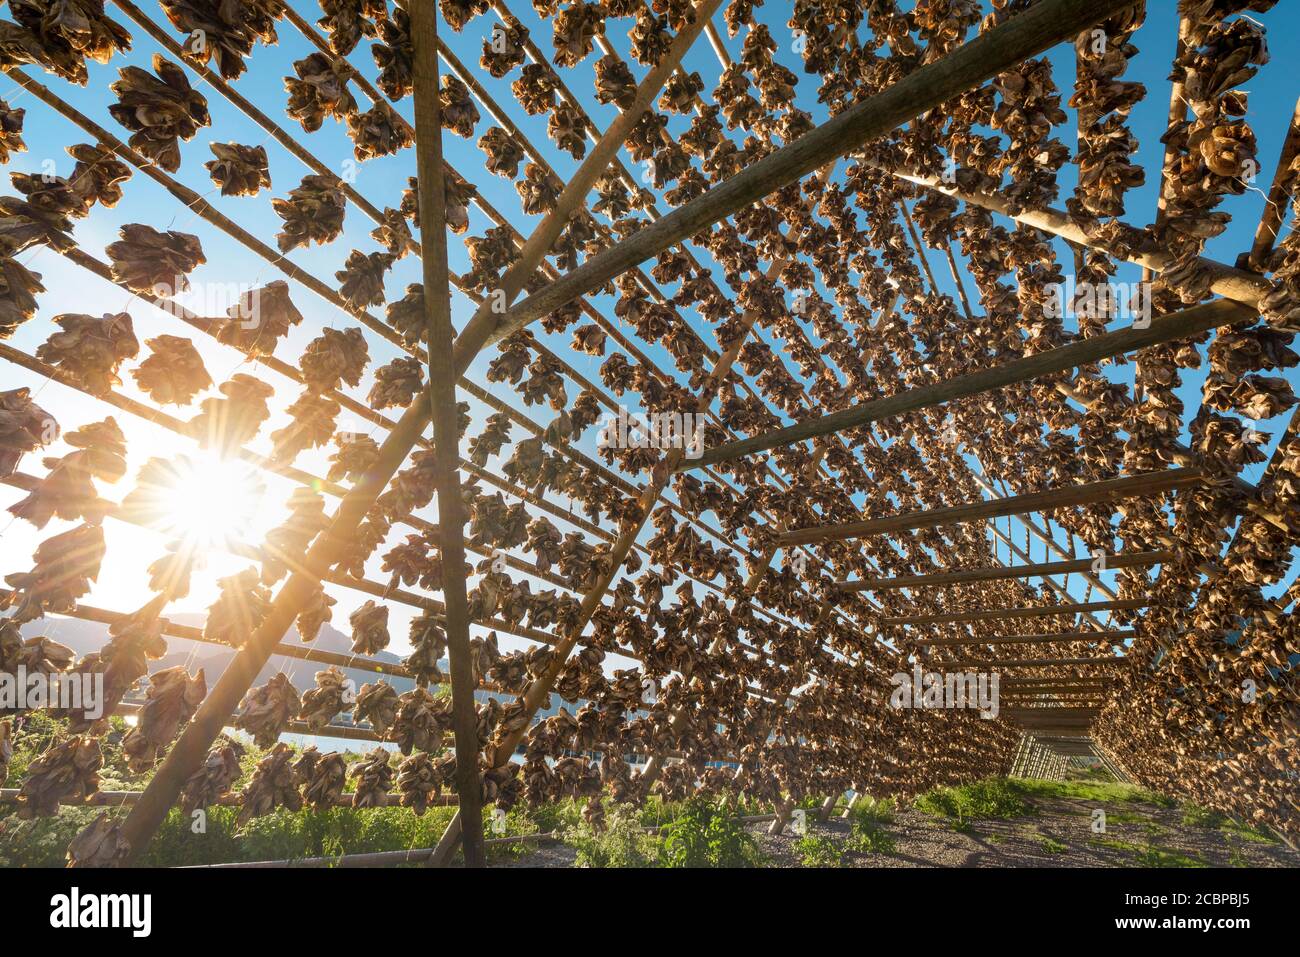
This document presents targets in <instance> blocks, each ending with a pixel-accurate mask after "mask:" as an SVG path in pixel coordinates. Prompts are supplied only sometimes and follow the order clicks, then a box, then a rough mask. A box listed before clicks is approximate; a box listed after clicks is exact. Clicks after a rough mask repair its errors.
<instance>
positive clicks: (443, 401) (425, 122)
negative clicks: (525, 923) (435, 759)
mask: <svg viewBox="0 0 1300 957" xmlns="http://www.w3.org/2000/svg"><path fill="white" fill-rule="evenodd" d="M408 12H409V13H410V15H411V44H412V47H413V65H412V72H413V75H414V87H415V157H416V173H417V176H418V182H419V201H420V245H421V247H422V250H423V254H422V255H421V257H420V259H421V265H422V266H423V270H424V308H425V319H426V322H427V329H428V335H427V343H426V345H427V347H428V366H429V399H430V406H431V417H432V421H433V443H434V464H435V473H436V474H435V479H436V484H437V487H438V548H439V552H440V556H441V559H442V597H443V603H444V604H445V605H446V616H447V617H446V627H447V654H448V657H449V658H450V661H451V667H450V671H451V714H452V730H453V732H454V734H455V739H456V796H457V799H458V800H459V802H460V811H461V816H462V819H463V820H464V821H465V822H467V823H465V824H464V825H463V826H462V828H461V842H462V846H463V847H464V851H465V866H466V867H486V866H487V852H486V849H485V847H484V844H483V792H482V787H481V784H480V780H479V753H478V752H479V742H478V714H477V710H476V709H475V706H474V668H473V663H472V662H471V660H470V646H469V607H468V605H469V600H468V596H467V594H466V586H465V539H464V529H465V503H464V501H463V500H462V498H461V488H460V449H459V441H460V440H459V434H458V433H459V429H458V427H457V418H458V415H457V409H456V372H455V370H454V369H453V367H452V361H451V356H452V347H453V344H454V342H455V339H456V335H455V330H453V329H452V325H451V283H450V278H449V276H448V271H447V227H446V211H447V199H446V184H445V183H444V181H443V175H444V174H443V163H442V115H441V105H440V103H439V91H438V53H437V44H438V14H437V10H436V9H435V7H434V5H433V2H432V0H414V2H412V3H410V4H408Z"/></svg>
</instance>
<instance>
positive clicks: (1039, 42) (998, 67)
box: [457, 0, 1131, 366]
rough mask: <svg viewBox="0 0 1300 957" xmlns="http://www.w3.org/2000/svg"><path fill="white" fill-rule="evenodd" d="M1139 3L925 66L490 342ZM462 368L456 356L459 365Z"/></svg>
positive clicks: (1021, 22) (1034, 11) (1044, 4)
mask: <svg viewBox="0 0 1300 957" xmlns="http://www.w3.org/2000/svg"><path fill="white" fill-rule="evenodd" d="M1130 2H1131V0H1041V2H1039V3H1037V4H1035V5H1033V6H1032V7H1029V8H1028V9H1027V10H1025V11H1024V12H1022V13H1017V14H1016V15H1015V16H1014V17H1011V18H1010V19H1008V20H1006V21H1004V22H1003V23H1001V24H999V25H998V26H995V27H993V28H992V29H990V30H986V31H984V32H982V33H980V35H979V36H977V37H976V38H975V39H973V40H971V41H970V42H969V43H965V44H963V45H962V46H959V47H957V48H956V49H955V50H953V51H952V52H951V53H949V54H947V55H946V56H944V57H942V58H941V59H939V60H936V61H935V62H933V63H929V64H926V65H925V66H922V67H920V68H919V69H917V70H915V71H913V72H912V73H910V74H908V75H907V76H905V77H903V78H902V79H900V80H898V81H897V82H895V83H893V84H892V85H890V86H889V87H888V88H887V89H885V90H882V91H881V92H879V93H877V94H875V95H873V96H869V97H867V98H866V99H865V100H863V101H862V102H861V103H858V104H856V105H854V106H851V107H849V108H848V109H846V110H844V111H843V112H841V113H839V114H838V115H836V116H835V117H833V118H832V119H831V120H829V121H827V122H826V123H823V124H822V125H821V126H818V127H817V128H815V129H813V130H809V131H808V132H807V133H805V134H803V135H802V136H800V137H799V138H798V139H796V140H794V141H793V142H792V143H789V144H787V145H785V146H783V147H781V148H780V149H778V150H776V151H775V152H773V153H770V154H769V155H767V156H765V157H763V158H762V159H761V160H759V161H758V162H756V163H753V164H751V165H749V166H747V167H745V169H743V170H741V171H740V172H739V173H737V174H736V175H735V176H732V177H730V178H728V179H727V180H726V181H724V182H722V183H720V184H719V185H717V186H714V187H713V188H712V189H709V190H708V191H706V192H705V193H703V194H702V195H700V196H698V197H696V198H695V199H693V200H691V201H690V202H688V203H684V204H683V205H681V206H679V207H678V208H677V209H675V210H673V211H672V212H670V213H668V214H666V215H664V216H662V217H660V218H659V219H657V220H656V221H655V222H653V223H650V224H649V225H647V226H646V227H645V228H644V229H642V230H640V231H639V232H637V233H636V234H635V235H633V236H631V237H629V238H628V239H627V240H626V241H623V242H618V243H615V244H614V245H612V246H610V247H609V248H608V249H605V250H604V251H602V252H600V253H597V254H596V255H595V256H592V257H591V258H590V259H588V260H587V261H586V262H584V263H583V264H582V265H581V266H579V267H578V268H577V269H574V270H572V271H570V272H568V273H565V274H564V275H563V276H561V277H560V278H559V279H557V280H555V281H554V282H552V283H549V284H548V285H546V286H545V287H544V288H542V289H540V290H538V291H537V292H535V293H533V294H532V295H531V296H529V297H527V298H526V299H523V300H522V301H520V302H519V303H518V304H517V305H515V306H514V307H512V308H511V309H509V310H507V311H506V313H505V314H504V315H502V316H501V317H500V321H499V322H498V323H497V324H496V327H495V329H494V331H493V333H492V336H491V338H490V339H489V341H495V340H496V339H500V338H502V337H504V336H508V335H510V334H512V333H514V332H517V331H518V330H520V329H522V328H523V327H524V326H526V325H527V324H528V323H530V322H532V321H533V320H535V319H539V318H541V317H542V316H545V315H547V314H549V313H551V312H554V311H555V310H556V309H559V308H560V307H562V306H564V305H565V304H566V303H569V302H572V301H573V300H574V299H576V298H578V297H579V296H581V295H584V294H586V293H589V292H592V291H593V290H595V289H598V288H600V287H601V286H603V285H604V284H605V283H607V282H608V281H609V280H611V279H613V278H614V277H615V276H618V275H621V274H622V273H624V272H626V271H627V270H629V269H631V268H632V267H633V266H635V265H637V264H638V263H640V262H643V261H645V260H647V259H650V258H651V257H653V256H656V255H658V254H659V253H661V252H663V251H664V250H666V249H669V248H670V247H672V246H674V245H675V244H677V243H679V242H681V241H682V240H684V239H687V238H689V237H691V236H694V235H695V234H696V233H698V232H699V231H700V230H702V229H705V228H707V227H709V226H711V225H712V224H713V223H716V222H718V221H719V220H722V219H725V218H726V217H728V216H730V215H732V214H733V213H737V212H739V211H740V210H742V209H744V208H745V207H746V206H749V205H750V204H752V203H756V202H759V201H761V200H762V199H763V198H764V197H766V196H769V195H771V194H772V193H774V192H776V191H777V190H779V189H781V188H782V187H783V186H785V185H787V184H789V183H792V182H794V181H795V180H798V179H800V178H801V177H803V176H806V175H808V174H809V173H811V172H812V171H813V170H815V169H817V168H818V167H821V166H825V165H826V164H827V163H829V162H831V161H832V160H835V159H837V158H838V157H840V156H844V155H845V154H847V153H851V152H853V151H854V150H857V149H859V148H860V147H862V146H864V145H865V144H867V143H869V142H871V141H872V140H874V139H877V138H878V137H881V136H884V135H885V134H887V133H889V132H891V131H892V130H895V129H897V128H898V127H900V126H902V125H903V124H904V123H906V122H908V121H909V120H912V119H915V118H916V117H918V116H920V115H921V114H923V113H925V112H926V111H927V110H930V109H933V108H934V107H937V106H939V105H940V104H942V103H944V102H946V101H948V100H950V99H951V98H952V97H954V96H956V95H958V94H960V93H963V92H965V91H966V90H969V89H973V88H975V87H978V86H979V85H980V84H982V83H984V82H985V81H986V80H989V79H991V78H992V77H995V76H997V75H998V74H999V73H1001V72H1003V71H1004V70H1008V69H1011V68H1012V67H1014V66H1015V65H1017V64H1019V63H1021V62H1022V61H1024V60H1026V59H1028V58H1029V57H1033V56H1037V55H1038V54H1039V53H1042V52H1043V51H1044V50H1047V49H1050V48H1051V47H1053V46H1055V45H1056V44H1058V43H1061V42H1063V41H1066V40H1073V39H1074V38H1075V37H1076V36H1078V34H1079V33H1081V32H1083V31H1084V30H1085V29H1086V28H1087V27H1089V26H1091V25H1092V24H1094V23H1098V22H1100V21H1102V20H1104V19H1105V18H1106V17H1108V16H1110V15H1111V14H1112V13H1114V12H1116V11H1117V10H1120V9H1122V8H1123V7H1125V6H1126V5H1128V4H1129V3H1130ZM461 361H463V359H462V357H461V356H457V365H458V366H459V365H460V363H461Z"/></svg>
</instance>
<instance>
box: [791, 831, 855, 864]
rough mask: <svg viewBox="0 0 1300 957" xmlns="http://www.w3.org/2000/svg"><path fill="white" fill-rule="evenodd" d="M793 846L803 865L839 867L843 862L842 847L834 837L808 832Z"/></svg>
mask: <svg viewBox="0 0 1300 957" xmlns="http://www.w3.org/2000/svg"><path fill="white" fill-rule="evenodd" d="M794 847H795V850H796V851H797V852H798V854H799V859H800V861H802V862H803V866H804V867H841V866H843V864H844V847H843V845H841V844H840V842H839V841H837V840H835V839H834V838H831V837H826V836H825V835H812V834H809V835H808V836H807V837H804V838H801V839H800V840H799V843H797V844H796V845H795V846H794Z"/></svg>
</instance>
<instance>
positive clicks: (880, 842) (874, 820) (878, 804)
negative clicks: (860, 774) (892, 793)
mask: <svg viewBox="0 0 1300 957" xmlns="http://www.w3.org/2000/svg"><path fill="white" fill-rule="evenodd" d="M893 820H894V801H893V799H892V798H883V799H879V800H878V799H876V798H870V797H865V796H864V797H863V798H861V799H859V801H858V803H857V804H855V805H854V807H853V812H852V814H851V815H850V827H851V829H852V837H850V838H849V845H850V847H852V848H853V849H854V850H855V851H862V852H864V853H872V854H892V853H894V850H895V847H896V845H895V843H894V839H893V838H892V837H890V836H889V834H888V833H887V832H886V831H885V825H887V824H890V823H892V822H893Z"/></svg>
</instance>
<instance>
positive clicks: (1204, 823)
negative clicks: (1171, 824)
mask: <svg viewBox="0 0 1300 957" xmlns="http://www.w3.org/2000/svg"><path fill="white" fill-rule="evenodd" d="M1227 821H1228V816H1227V815H1226V814H1221V813H1220V812H1218V811H1214V810H1211V809H1210V808H1208V807H1201V806H1200V805H1199V804H1184V805H1183V824H1184V825H1185V826H1186V827H1203V828H1209V829H1211V830H1216V831H1217V830H1218V829H1219V828H1221V827H1223V825H1224V824H1226V823H1227Z"/></svg>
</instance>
